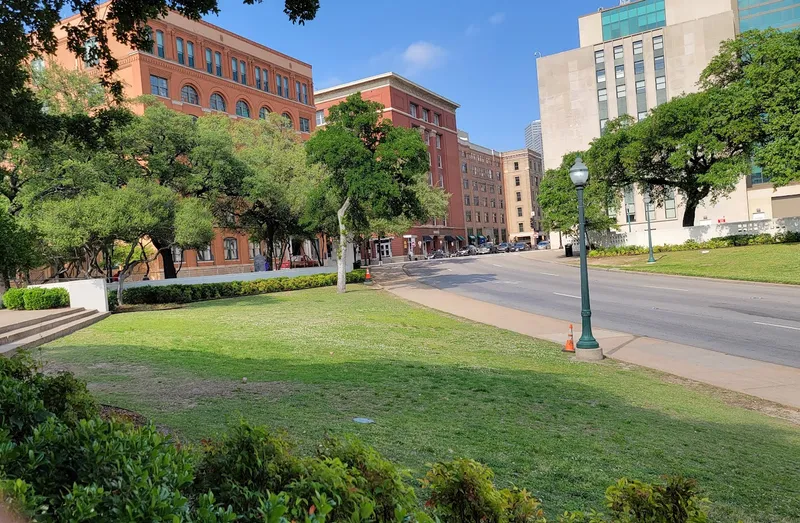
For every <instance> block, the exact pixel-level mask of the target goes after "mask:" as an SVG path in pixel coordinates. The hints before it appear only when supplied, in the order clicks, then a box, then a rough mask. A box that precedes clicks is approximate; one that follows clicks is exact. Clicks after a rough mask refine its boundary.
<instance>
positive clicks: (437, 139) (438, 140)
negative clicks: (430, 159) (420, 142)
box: [436, 134, 442, 149]
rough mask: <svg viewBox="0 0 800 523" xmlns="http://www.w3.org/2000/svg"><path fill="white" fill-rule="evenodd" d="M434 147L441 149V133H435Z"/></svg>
mask: <svg viewBox="0 0 800 523" xmlns="http://www.w3.org/2000/svg"><path fill="white" fill-rule="evenodd" d="M436 148H437V149H441V148H442V135H441V134H437V135H436Z"/></svg>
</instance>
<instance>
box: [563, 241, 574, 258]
mask: <svg viewBox="0 0 800 523" xmlns="http://www.w3.org/2000/svg"><path fill="white" fill-rule="evenodd" d="M564 255H565V256H566V257H567V258H572V244H571V243H568V244H566V245H565V246H564Z"/></svg>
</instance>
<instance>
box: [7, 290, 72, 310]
mask: <svg viewBox="0 0 800 523" xmlns="http://www.w3.org/2000/svg"><path fill="white" fill-rule="evenodd" d="M3 305H4V306H5V307H6V308H7V309H17V310H19V309H25V310H29V311H37V310H44V309H57V308H60V307H69V292H67V290H66V289H60V288H54V289H44V288H42V287H33V288H27V289H9V290H7V291H6V293H5V294H4V295H3Z"/></svg>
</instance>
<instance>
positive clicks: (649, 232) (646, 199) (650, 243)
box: [644, 194, 656, 263]
mask: <svg viewBox="0 0 800 523" xmlns="http://www.w3.org/2000/svg"><path fill="white" fill-rule="evenodd" d="M652 201H653V200H652V199H651V198H650V195H649V194H645V195H644V214H645V215H646V216H647V246H648V248H649V249H650V257H649V258H647V263H655V262H656V259H655V257H654V256H653V233H652V230H651V228H650V203H651V202H652Z"/></svg>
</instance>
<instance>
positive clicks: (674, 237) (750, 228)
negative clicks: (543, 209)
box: [591, 217, 800, 247]
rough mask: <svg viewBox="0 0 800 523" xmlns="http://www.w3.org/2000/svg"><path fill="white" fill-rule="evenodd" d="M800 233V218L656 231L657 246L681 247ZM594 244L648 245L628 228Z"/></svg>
mask: <svg viewBox="0 0 800 523" xmlns="http://www.w3.org/2000/svg"><path fill="white" fill-rule="evenodd" d="M787 231H790V232H800V217H794V218H778V219H775V220H753V221H747V222H729V223H715V224H709V225H696V226H694V227H681V228H669V229H658V228H657V227H654V228H653V230H652V234H653V245H678V244H681V243H685V242H686V240H695V241H698V242H703V241H708V240H710V239H711V238H719V237H721V236H732V235H734V234H763V233H767V234H777V233H779V232H787ZM591 241H592V243H594V244H597V245H601V246H603V247H614V246H622V245H639V246H646V245H647V231H646V230H644V231H633V232H628V231H627V230H625V226H622V227H621V228H620V230H619V231H614V232H609V233H606V234H605V235H598V234H596V233H592V234H591Z"/></svg>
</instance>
